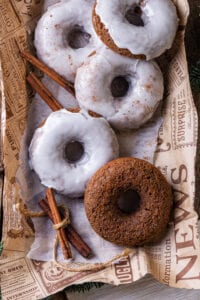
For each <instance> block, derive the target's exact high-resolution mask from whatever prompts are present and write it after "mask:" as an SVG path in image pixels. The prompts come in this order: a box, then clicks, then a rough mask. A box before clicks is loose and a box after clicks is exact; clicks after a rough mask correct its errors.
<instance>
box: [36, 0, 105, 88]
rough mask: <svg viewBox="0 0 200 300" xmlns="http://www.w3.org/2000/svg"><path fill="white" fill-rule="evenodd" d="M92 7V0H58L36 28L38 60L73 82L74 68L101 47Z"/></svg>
mask: <svg viewBox="0 0 200 300" xmlns="http://www.w3.org/2000/svg"><path fill="white" fill-rule="evenodd" d="M92 5H93V1H92V0H68V1H61V2H60V1H59V3H56V4H54V5H52V6H50V7H49V8H48V10H47V11H46V12H45V13H44V14H43V16H42V17H41V19H40V20H39V22H38V24H37V27H36V29H35V40H34V44H35V47H36V50H37V55H38V57H39V59H41V60H42V61H43V62H44V63H46V64H47V65H48V66H49V67H51V68H53V69H54V70H55V71H56V72H58V73H59V74H60V75H63V76H64V77H65V78H66V79H68V80H70V81H72V82H73V81H74V77H75V74H76V70H77V68H78V67H79V66H80V65H81V64H82V63H83V61H84V59H85V58H86V57H87V56H88V54H89V53H90V52H92V51H93V50H95V49H96V48H98V45H100V44H101V42H100V41H99V39H98V37H97V35H96V33H95V31H94V29H93V27H92V20H91V14H92Z"/></svg>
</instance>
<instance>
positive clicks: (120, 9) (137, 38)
mask: <svg viewBox="0 0 200 300" xmlns="http://www.w3.org/2000/svg"><path fill="white" fill-rule="evenodd" d="M93 25H94V28H95V30H96V32H97V34H98V35H99V37H100V39H101V40H102V41H103V43H104V44H106V45H107V46H108V47H109V48H111V49H112V50H113V51H115V52H118V53H119V54H122V55H125V56H129V57H133V58H139V59H145V58H146V59H147V60H150V59H153V58H155V57H157V56H159V55H161V54H162V53H163V52H164V51H165V50H167V49H169V48H171V46H172V43H173V40H174V38H175V34H176V30H177V25H178V17H177V13H176V7H175V5H174V4H173V2H172V1H171V0H109V1H107V0H96V1H95V6H94V9H93Z"/></svg>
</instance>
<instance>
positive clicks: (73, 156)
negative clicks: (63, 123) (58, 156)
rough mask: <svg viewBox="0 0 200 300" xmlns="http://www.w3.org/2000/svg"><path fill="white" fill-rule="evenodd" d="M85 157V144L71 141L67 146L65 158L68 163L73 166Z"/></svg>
mask: <svg viewBox="0 0 200 300" xmlns="http://www.w3.org/2000/svg"><path fill="white" fill-rule="evenodd" d="M83 155H84V147H83V144H82V143H81V142H79V141H74V140H73V141H70V142H68V143H67V144H66V145H65V148H64V158H65V159H66V160H67V162H68V163H70V164H73V163H76V162H78V161H80V160H81V158H82V157H83Z"/></svg>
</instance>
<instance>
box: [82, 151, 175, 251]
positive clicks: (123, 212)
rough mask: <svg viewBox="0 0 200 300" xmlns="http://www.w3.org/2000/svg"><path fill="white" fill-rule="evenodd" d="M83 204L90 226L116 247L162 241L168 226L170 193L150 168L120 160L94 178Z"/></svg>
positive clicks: (149, 166) (142, 161)
mask: <svg viewBox="0 0 200 300" xmlns="http://www.w3.org/2000/svg"><path fill="white" fill-rule="evenodd" d="M84 203H85V211H86V215H87V218H88V220H89V222H90V224H91V226H92V227H93V229H94V230H95V231H96V233H97V234H99V235H100V236H101V237H102V238H104V239H106V240H108V241H109V242H112V243H114V244H117V245H124V246H142V245H143V244H147V243H150V242H157V241H160V240H161V239H162V237H163V235H164V233H165V231H166V226H167V223H168V222H169V216H170V211H171V206H172V193H171V188H170V186H169V184H168V183H167V181H166V179H165V178H164V176H163V175H162V174H161V172H160V171H159V170H158V169H157V168H156V167H154V166H153V165H152V164H150V163H148V162H147V161H144V160H140V159H136V158H130V157H129V158H119V159H116V160H113V161H111V162H109V163H107V164H106V165H105V166H103V167H102V168H101V169H100V170H98V171H97V172H96V173H95V174H94V176H93V177H92V178H91V180H90V181H89V183H88V185H87V188H86V192H85V199H84Z"/></svg>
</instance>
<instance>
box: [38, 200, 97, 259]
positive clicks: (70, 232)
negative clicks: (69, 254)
mask: <svg viewBox="0 0 200 300" xmlns="http://www.w3.org/2000/svg"><path fill="white" fill-rule="evenodd" d="M39 205H40V207H41V208H42V210H43V211H44V212H45V213H46V214H47V215H48V217H49V218H50V220H51V221H52V222H53V217H52V214H51V210H50V207H49V205H48V203H47V201H46V200H44V199H42V200H40V202H39ZM61 214H62V213H61ZM65 233H66V235H67V238H68V240H69V242H70V243H71V244H72V246H73V247H74V248H75V249H76V250H77V251H78V252H79V253H80V255H82V256H83V257H85V258H88V257H90V256H91V255H92V250H91V249H90V248H89V246H88V245H87V244H86V243H85V242H84V240H83V239H82V237H81V236H80V235H79V234H78V233H77V231H76V230H75V229H74V227H73V226H72V225H71V224H69V225H68V226H67V227H65Z"/></svg>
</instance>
